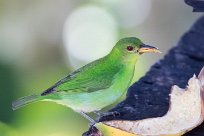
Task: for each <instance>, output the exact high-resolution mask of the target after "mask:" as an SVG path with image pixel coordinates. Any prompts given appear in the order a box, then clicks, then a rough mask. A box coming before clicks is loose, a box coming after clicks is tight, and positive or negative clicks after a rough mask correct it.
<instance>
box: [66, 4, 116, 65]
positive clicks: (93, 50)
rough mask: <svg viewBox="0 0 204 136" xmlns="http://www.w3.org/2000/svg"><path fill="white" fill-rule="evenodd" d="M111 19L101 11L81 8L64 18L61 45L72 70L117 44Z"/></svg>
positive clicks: (93, 7) (113, 23) (95, 8)
mask: <svg viewBox="0 0 204 136" xmlns="http://www.w3.org/2000/svg"><path fill="white" fill-rule="evenodd" d="M117 35H118V27H117V23H116V21H115V19H114V18H113V17H112V16H111V14H110V13H109V12H107V11H106V10H105V9H103V8H99V7H97V6H95V5H88V6H83V7H80V8H78V9H77V10H75V11H74V12H73V13H72V14H71V15H70V16H68V18H67V20H66V22H65V25H64V43H65V48H66V51H67V53H68V58H69V60H70V63H71V65H72V66H73V67H74V68H78V67H80V66H82V65H83V64H85V63H88V62H90V61H93V60H95V59H98V58H100V57H103V56H104V55H106V54H107V53H108V52H109V51H110V50H111V49H112V47H113V46H114V44H115V42H116V41H117Z"/></svg>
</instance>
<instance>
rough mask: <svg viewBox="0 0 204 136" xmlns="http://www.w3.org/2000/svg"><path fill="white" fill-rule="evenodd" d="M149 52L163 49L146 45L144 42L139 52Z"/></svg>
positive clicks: (157, 51)
mask: <svg viewBox="0 0 204 136" xmlns="http://www.w3.org/2000/svg"><path fill="white" fill-rule="evenodd" d="M148 52H152V53H161V51H160V50H159V49H158V48H156V47H153V46H150V45H145V44H142V45H141V47H140V48H139V49H138V53H139V54H143V53H148Z"/></svg>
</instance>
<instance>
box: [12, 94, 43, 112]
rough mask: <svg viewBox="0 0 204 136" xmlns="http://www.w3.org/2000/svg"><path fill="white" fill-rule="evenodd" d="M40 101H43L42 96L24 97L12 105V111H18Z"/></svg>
mask: <svg viewBox="0 0 204 136" xmlns="http://www.w3.org/2000/svg"><path fill="white" fill-rule="evenodd" d="M40 99H41V95H30V96H25V97H22V98H20V99H18V100H16V101H14V102H13V103H12V109H13V110H17V109H19V108H21V107H23V106H25V105H27V104H30V103H33V102H36V101H38V100H40Z"/></svg>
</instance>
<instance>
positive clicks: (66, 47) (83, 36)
mask: <svg viewBox="0 0 204 136" xmlns="http://www.w3.org/2000/svg"><path fill="white" fill-rule="evenodd" d="M191 10H192V9H191V8H190V7H188V6H187V5H185V4H184V2H183V1H182V0H181V1H178V0H171V1H170V0H169V1H164V0H58V1H57V0H29V1H28V0H0V136H80V135H81V134H82V133H83V132H84V131H86V130H87V129H88V125H87V124H88V121H87V120H86V119H84V118H83V117H81V116H80V115H79V114H77V113H74V112H73V111H72V110H71V109H69V108H66V107H64V106H61V105H57V104H55V103H51V102H38V103H35V104H31V105H29V106H26V107H24V108H22V109H20V110H17V111H12V110H11V103H12V101H13V100H15V99H17V98H19V97H22V96H25V95H29V94H35V93H40V92H42V91H43V90H45V89H47V88H48V87H49V86H51V85H52V84H54V83H55V82H56V81H57V80H59V79H60V78H62V77H64V76H65V75H66V74H68V73H69V72H71V71H73V70H74V69H77V68H78V67H80V66H82V65H84V64H86V63H88V62H90V61H93V60H95V59H97V58H99V57H102V56H104V55H105V54H107V53H108V52H109V51H110V50H111V48H112V47H113V46H114V43H115V42H116V41H117V40H118V39H120V38H122V37H126V36H137V37H139V38H141V39H143V41H144V42H145V43H146V44H150V45H153V46H157V47H159V48H160V49H161V50H162V52H163V54H162V55H157V54H156V55H155V54H145V55H144V56H143V57H142V59H141V60H140V61H139V62H138V63H137V64H136V67H137V70H136V73H135V78H134V81H136V80H137V79H138V78H139V77H141V76H142V75H144V73H145V72H146V71H147V70H148V68H149V67H150V66H151V65H152V64H153V63H154V62H156V61H157V60H158V59H159V58H162V57H163V55H164V54H165V53H166V52H167V51H168V49H169V48H171V46H172V45H176V43H177V41H178V39H179V37H180V36H181V35H182V34H183V33H184V32H185V31H186V30H187V29H188V28H189V27H190V26H191V24H192V23H193V22H194V21H195V20H196V19H197V18H198V17H199V16H200V14H198V13H192V12H191ZM134 81H133V82H134Z"/></svg>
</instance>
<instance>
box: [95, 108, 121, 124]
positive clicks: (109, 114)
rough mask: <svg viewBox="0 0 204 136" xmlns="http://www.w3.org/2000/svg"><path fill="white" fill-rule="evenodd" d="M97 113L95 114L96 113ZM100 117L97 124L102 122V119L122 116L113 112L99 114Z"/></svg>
mask: <svg viewBox="0 0 204 136" xmlns="http://www.w3.org/2000/svg"><path fill="white" fill-rule="evenodd" d="M94 113H95V112H94ZM97 115H98V117H97V118H96V121H97V122H100V119H101V118H107V117H110V116H111V117H117V116H120V113H119V112H117V111H113V112H104V113H102V112H97Z"/></svg>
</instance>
